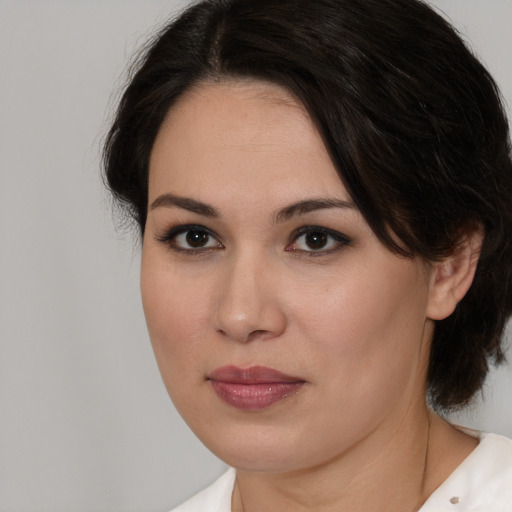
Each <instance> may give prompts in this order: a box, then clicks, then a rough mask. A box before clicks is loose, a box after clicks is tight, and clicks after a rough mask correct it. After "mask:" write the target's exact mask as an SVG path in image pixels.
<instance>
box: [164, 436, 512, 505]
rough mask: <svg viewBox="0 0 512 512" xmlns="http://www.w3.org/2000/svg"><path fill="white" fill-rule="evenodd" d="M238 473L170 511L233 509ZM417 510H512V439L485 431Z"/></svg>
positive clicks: (228, 475) (233, 472) (226, 477)
mask: <svg viewBox="0 0 512 512" xmlns="http://www.w3.org/2000/svg"><path fill="white" fill-rule="evenodd" d="M235 475H236V473H235V470H234V469H233V468H231V469H229V470H228V471H227V472H226V473H224V474H223V475H222V476H221V477H220V478H219V479H218V480H216V481H215V482H214V483H213V484H212V485H210V486H209V487H207V488H206V489H203V490H202V491H200V492H199V493H198V494H196V495H195V496H193V497H192V498H190V499H189V500H188V501H186V502H185V503H183V504H182V505H180V506H178V507H177V508H175V509H173V510H171V512H231V494H232V492H233V486H234V484H235ZM418 512H512V440H511V439H508V438H506V437H503V436H499V435H496V434H482V435H481V438H480V444H479V445H478V446H477V447H476V448H475V449H474V450H473V451H472V452H471V453H470V454H469V456H468V457H467V458H466V459H464V460H463V461H462V463H461V464H460V466H459V467H458V468H457V469H456V470H455V471H454V472H453V473H452V474H451V475H450V476H449V477H448V479H447V480H445V482H444V483H443V484H441V485H440V486H439V487H438V488H437V489H436V490H435V491H434V493H433V494H432V495H431V496H430V498H429V499H428V500H427V501H426V502H425V503H424V505H423V506H422V507H421V508H420V510H419V511H418Z"/></svg>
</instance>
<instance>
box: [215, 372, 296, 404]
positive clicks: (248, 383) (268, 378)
mask: <svg viewBox="0 0 512 512" xmlns="http://www.w3.org/2000/svg"><path fill="white" fill-rule="evenodd" d="M208 380H209V381H210V382H211V384H212V387H213V390H214V391H215V393H216V394H217V396H218V397H219V398H220V399H221V400H223V401H224V402H226V403H227V404H228V405H231V406H233V407H235V408H237V409H243V410H253V411H257V410H261V409H266V408H268V407H270V406H271V405H273V404H275V403H277V402H280V401H282V400H284V399H285V398H287V397H288V396H290V395H293V394H296V393H297V392H298V391H299V389H300V388H301V387H302V386H303V385H304V384H305V381H304V380H303V379H300V378H297V377H293V376H291V375H286V374H284V373H282V372H279V371H277V370H274V369H272V368H266V367H264V366H251V367H250V368H245V369H242V368H238V367H236V366H223V367H221V368H217V369H216V370H214V371H213V372H211V374H210V375H209V376H208Z"/></svg>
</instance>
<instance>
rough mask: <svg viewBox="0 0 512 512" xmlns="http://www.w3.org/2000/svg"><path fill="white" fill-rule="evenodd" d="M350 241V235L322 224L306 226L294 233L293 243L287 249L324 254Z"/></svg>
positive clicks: (311, 253)
mask: <svg viewBox="0 0 512 512" xmlns="http://www.w3.org/2000/svg"><path fill="white" fill-rule="evenodd" d="M350 242H351V240H350V238H349V237H347V236H346V235H344V234H343V233H340V232H338V231H334V230H332V229H328V228H323V227H321V226H304V227H302V228H300V229H298V230H297V231H296V232H295V233H294V235H293V238H292V243H291V244H290V245H289V246H287V247H286V249H285V250H286V251H288V252H298V253H309V254H310V255H313V254H315V253H316V254H318V255H322V254H328V253H331V252H335V251H337V250H339V249H342V248H343V247H345V246H346V245H349V244H350Z"/></svg>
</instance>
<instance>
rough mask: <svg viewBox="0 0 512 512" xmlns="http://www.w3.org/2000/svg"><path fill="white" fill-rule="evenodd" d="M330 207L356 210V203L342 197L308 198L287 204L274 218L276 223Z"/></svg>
mask: <svg viewBox="0 0 512 512" xmlns="http://www.w3.org/2000/svg"><path fill="white" fill-rule="evenodd" d="M328 208H342V209H346V208H348V209H351V210H355V209H356V205H355V204H354V203H353V202H351V201H344V200H342V199H333V198H319V199H306V200H305V201H300V202H298V203H294V204H292V205H290V206H286V207H285V208H283V209H282V210H279V211H278V212H277V213H276V215H275V217H274V220H275V222H276V224H279V223H281V222H286V221H287V220H289V219H290V218H292V217H294V216H295V215H304V214H306V213H309V212H313V211H315V210H325V209H328Z"/></svg>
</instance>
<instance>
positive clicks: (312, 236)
mask: <svg viewBox="0 0 512 512" xmlns="http://www.w3.org/2000/svg"><path fill="white" fill-rule="evenodd" d="M328 241H329V237H328V236H327V235H326V234H325V233H322V232H319V231H318V232H315V231H312V232H311V233H307V234H306V235H304V243H305V244H306V245H307V246H308V247H309V248H310V249H311V250H313V251H318V250H319V249H324V248H325V246H326V245H327V242H328Z"/></svg>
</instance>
